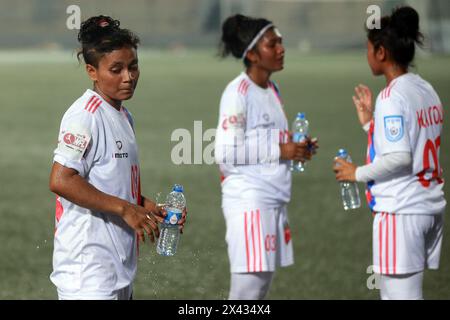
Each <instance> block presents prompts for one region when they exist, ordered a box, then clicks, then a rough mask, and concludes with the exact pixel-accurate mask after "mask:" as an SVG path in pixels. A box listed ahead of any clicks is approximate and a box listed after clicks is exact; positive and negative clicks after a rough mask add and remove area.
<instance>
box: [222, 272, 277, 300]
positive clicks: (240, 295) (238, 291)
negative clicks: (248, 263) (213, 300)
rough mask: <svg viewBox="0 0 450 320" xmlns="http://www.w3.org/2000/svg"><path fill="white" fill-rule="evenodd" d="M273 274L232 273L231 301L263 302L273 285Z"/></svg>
mask: <svg viewBox="0 0 450 320" xmlns="http://www.w3.org/2000/svg"><path fill="white" fill-rule="evenodd" d="M272 278H273V272H252V273H231V284H230V294H229V297H228V299H229V300H262V299H264V298H265V297H266V295H267V292H268V291H269V288H270V284H271V283H272Z"/></svg>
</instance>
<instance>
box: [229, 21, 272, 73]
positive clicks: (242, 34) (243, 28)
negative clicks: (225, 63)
mask: <svg viewBox="0 0 450 320" xmlns="http://www.w3.org/2000/svg"><path fill="white" fill-rule="evenodd" d="M271 23H272V22H271V21H269V20H267V19H264V18H251V17H247V16H244V15H242V14H236V15H234V16H231V17H228V18H227V19H226V20H225V22H224V23H223V24H222V38H221V49H220V51H221V52H220V54H221V56H222V57H227V56H228V55H230V54H231V55H233V56H234V57H235V58H238V59H241V58H242V55H243V54H244V51H245V49H247V47H248V45H249V44H250V42H252V40H253V39H254V38H255V37H256V35H257V34H258V32H260V31H261V29H263V28H264V27H265V26H267V25H268V24H271ZM244 64H245V65H246V66H247V67H248V66H250V61H248V59H247V58H244Z"/></svg>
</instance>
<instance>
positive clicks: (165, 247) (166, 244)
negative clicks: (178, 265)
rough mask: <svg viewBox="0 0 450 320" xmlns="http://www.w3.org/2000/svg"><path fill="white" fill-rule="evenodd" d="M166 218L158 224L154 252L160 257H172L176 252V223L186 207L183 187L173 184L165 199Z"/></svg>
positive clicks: (177, 238)
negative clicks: (158, 228) (158, 229)
mask: <svg viewBox="0 0 450 320" xmlns="http://www.w3.org/2000/svg"><path fill="white" fill-rule="evenodd" d="M165 205H166V211H167V216H166V217H165V218H164V221H163V222H162V223H161V224H160V234H159V238H158V242H157V245H156V251H157V252H158V253H159V254H160V255H162V256H173V255H174V254H175V253H176V252H177V246H178V241H179V239H180V230H179V228H178V227H179V225H178V224H177V223H178V221H179V220H180V219H181V217H182V214H183V210H184V208H185V207H186V199H185V198H184V195H183V186H182V185H179V184H175V185H174V186H173V189H172V192H171V193H169V194H168V195H167V198H166V204H165Z"/></svg>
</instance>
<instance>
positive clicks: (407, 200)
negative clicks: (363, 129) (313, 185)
mask: <svg viewBox="0 0 450 320" xmlns="http://www.w3.org/2000/svg"><path fill="white" fill-rule="evenodd" d="M443 119H444V117H443V107H442V105H441V101H440V99H439V97H438V95H437V93H436V92H435V91H434V89H433V87H432V86H431V85H430V84H429V83H428V82H426V81H425V80H423V79H422V78H421V77H420V76H418V75H415V74H412V73H407V74H404V75H402V76H400V77H398V78H396V79H394V80H393V81H392V82H391V83H390V84H389V86H388V87H387V88H385V89H384V90H383V91H381V93H380V94H379V95H378V97H377V101H376V107H375V113H374V120H372V123H371V128H370V130H369V144H368V152H367V162H368V163H371V162H376V161H377V159H378V158H379V157H380V156H383V155H385V154H388V153H393V152H410V153H411V155H412V159H413V160H412V168H410V169H407V170H404V171H402V172H398V173H396V174H395V175H393V176H390V177H389V178H387V179H385V180H377V181H371V182H369V183H368V192H367V196H368V202H369V206H370V207H371V209H372V210H373V211H376V212H390V213H396V214H402V213H405V214H436V213H441V212H443V210H444V208H445V205H446V201H445V199H444V193H443V186H444V181H443V179H442V167H441V165H440V162H439V153H440V145H441V132H442V124H443Z"/></svg>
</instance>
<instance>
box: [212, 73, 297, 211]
mask: <svg viewBox="0 0 450 320" xmlns="http://www.w3.org/2000/svg"><path fill="white" fill-rule="evenodd" d="M288 134H289V133H288V122H287V119H286V115H285V113H284V109H283V104H282V102H281V99H280V96H279V93H278V89H277V88H276V86H275V85H274V84H273V83H272V82H270V84H269V86H268V88H266V89H264V88H261V87H259V86H258V85H256V84H255V83H254V82H253V81H252V80H251V79H250V78H249V77H248V75H247V74H246V73H245V72H243V73H241V74H240V75H239V76H238V77H237V78H235V79H234V80H233V81H231V82H230V83H229V84H228V86H227V87H226V89H225V91H224V92H223V94H222V99H221V101H220V115H219V123H218V127H217V131H216V140H215V141H216V142H215V158H216V162H217V163H218V164H219V165H220V170H221V173H222V206H223V207H230V206H231V207H235V206H236V204H238V203H242V202H244V201H249V200H252V201H259V202H260V203H263V204H266V205H269V206H280V205H283V204H286V203H287V202H289V200H290V196H291V172H290V171H289V163H288V161H282V160H280V147H279V144H280V143H283V142H287V139H288Z"/></svg>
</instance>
